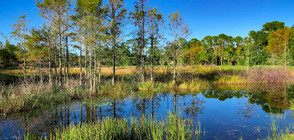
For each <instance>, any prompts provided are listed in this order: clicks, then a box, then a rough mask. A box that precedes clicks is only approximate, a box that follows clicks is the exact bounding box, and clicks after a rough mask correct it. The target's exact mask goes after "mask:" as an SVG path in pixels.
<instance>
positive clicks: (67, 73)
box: [65, 36, 69, 85]
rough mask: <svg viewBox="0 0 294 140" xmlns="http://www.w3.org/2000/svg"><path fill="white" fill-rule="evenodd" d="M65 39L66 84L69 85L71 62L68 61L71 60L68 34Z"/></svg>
mask: <svg viewBox="0 0 294 140" xmlns="http://www.w3.org/2000/svg"><path fill="white" fill-rule="evenodd" d="M65 41H66V80H67V81H66V84H67V85H68V82H69V80H68V78H69V63H68V60H69V51H68V36H66V38H65Z"/></svg>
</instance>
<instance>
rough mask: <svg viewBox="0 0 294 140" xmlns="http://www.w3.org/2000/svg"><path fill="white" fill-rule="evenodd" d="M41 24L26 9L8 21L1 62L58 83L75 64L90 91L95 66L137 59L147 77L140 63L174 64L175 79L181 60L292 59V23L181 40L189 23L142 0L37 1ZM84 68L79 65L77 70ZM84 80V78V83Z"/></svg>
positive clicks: (219, 62) (95, 80) (241, 62)
mask: <svg viewBox="0 0 294 140" xmlns="http://www.w3.org/2000/svg"><path fill="white" fill-rule="evenodd" d="M36 6H37V7H38V9H39V15H40V16H41V17H42V18H43V19H44V23H43V25H42V26H41V27H36V28H29V24H30V23H29V20H28V19H27V17H26V15H23V16H21V17H19V19H18V20H17V22H16V23H15V24H14V25H13V26H12V27H13V31H12V32H11V36H10V37H11V38H12V39H15V42H17V44H11V43H10V42H9V41H6V42H5V43H0V47H1V49H0V67H2V68H8V67H12V68H15V67H21V68H22V69H23V70H24V78H25V79H26V77H27V76H26V75H27V74H26V73H27V72H26V70H27V68H29V67H33V68H36V69H40V70H41V69H43V68H49V75H48V77H49V82H50V83H51V84H52V83H56V84H57V83H58V84H59V85H60V86H62V85H63V84H64V83H66V82H67V81H68V79H69V77H70V73H69V69H70V68H72V67H79V68H80V75H79V80H80V85H83V84H86V85H88V86H89V87H90V89H91V90H95V87H96V86H97V85H98V84H99V83H101V67H102V66H112V67H113V74H112V84H113V85H114V84H115V81H116V74H115V72H116V67H117V66H138V68H140V69H141V76H140V79H141V81H142V82H144V81H146V71H145V69H146V68H145V67H146V66H150V67H151V81H153V79H154V74H153V67H154V66H155V65H171V66H173V80H174V82H176V80H177V79H176V78H177V67H178V66H179V65H206V64H210V65H211V64H213V65H247V66H248V67H249V66H251V65H267V64H271V65H272V64H273V65H278V64H280V65H284V66H285V67H286V66H287V65H293V63H294V62H293V57H294V52H293V51H294V48H293V47H294V36H293V33H294V28H293V27H292V28H289V27H286V26H285V23H283V22H278V21H274V22H268V23H266V24H264V25H263V28H262V29H261V30H260V31H250V32H249V37H245V38H242V37H240V36H237V37H232V36H229V35H225V34H220V35H218V36H206V37H205V38H204V39H202V40H198V39H195V38H194V39H191V40H189V41H188V40H187V37H188V36H189V35H190V33H191V30H190V29H189V28H188V25H187V24H186V23H185V22H184V20H183V18H182V17H181V14H180V13H179V12H178V11H177V12H175V13H172V14H170V15H169V16H168V17H164V16H163V15H162V14H161V13H160V12H159V10H158V9H157V8H153V7H150V6H148V0H136V1H135V2H134V4H133V5H132V7H133V8H132V9H133V10H132V11H127V8H126V4H125V1H124V0H104V1H102V0H42V1H36ZM83 68H85V72H83ZM85 81H86V82H85Z"/></svg>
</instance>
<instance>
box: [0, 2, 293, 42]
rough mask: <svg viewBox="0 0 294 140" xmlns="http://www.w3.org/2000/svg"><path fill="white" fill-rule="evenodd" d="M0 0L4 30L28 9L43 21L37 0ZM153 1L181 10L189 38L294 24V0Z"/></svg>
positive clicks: (161, 8) (167, 10) (34, 19)
mask: <svg viewBox="0 0 294 140" xmlns="http://www.w3.org/2000/svg"><path fill="white" fill-rule="evenodd" d="M0 2H1V4H0V18H1V20H0V33H4V34H6V35H9V34H8V33H9V32H11V25H12V24H13V23H15V21H16V19H17V18H16V16H20V15H22V14H24V13H26V14H27V15H28V17H29V20H30V22H31V26H38V25H41V23H42V19H41V18H40V16H39V15H38V9H37V7H36V6H35V5H36V4H35V0H0ZM133 2H134V0H126V5H127V8H128V9H132V7H133ZM149 5H150V6H153V7H154V6H156V7H158V8H159V11H160V12H162V13H163V14H164V16H165V17H167V15H169V14H170V13H173V12H176V11H177V10H179V11H180V13H181V14H182V16H183V18H184V20H185V21H186V23H187V24H188V25H189V27H190V28H191V29H192V34H191V36H190V37H189V38H198V39H202V38H203V37H205V36H207V35H218V34H221V33H225V34H227V35H231V36H234V37H235V36H238V35H240V36H242V37H245V36H247V35H248V32H249V31H250V30H260V29H261V28H262V25H263V24H264V23H266V22H270V21H276V20H277V21H283V22H285V23H286V25H287V26H292V25H293V24H294V0H149ZM2 39H3V38H2ZM2 39H1V37H0V40H2Z"/></svg>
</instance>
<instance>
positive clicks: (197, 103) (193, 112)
mask: <svg viewBox="0 0 294 140" xmlns="http://www.w3.org/2000/svg"><path fill="white" fill-rule="evenodd" d="M203 103H205V101H203V100H201V99H199V98H198V97H197V96H192V97H191V102H190V103H184V106H183V107H184V108H185V109H184V112H185V113H186V115H188V116H191V117H197V116H198V114H199V113H202V110H203V109H204V106H203Z"/></svg>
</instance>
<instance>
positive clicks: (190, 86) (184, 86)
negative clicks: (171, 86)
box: [178, 79, 209, 91]
mask: <svg viewBox="0 0 294 140" xmlns="http://www.w3.org/2000/svg"><path fill="white" fill-rule="evenodd" d="M208 87H209V83H208V82H207V81H204V80H200V79H194V80H191V81H184V82H183V83H181V84H180V85H179V86H178V90H182V91H183V90H184V91H185V90H188V91H199V90H201V89H205V88H208Z"/></svg>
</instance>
